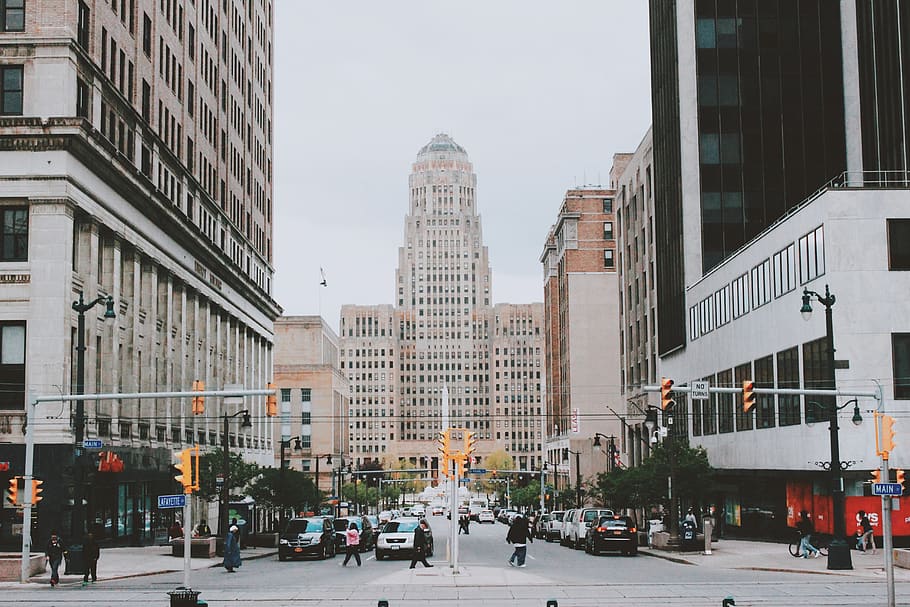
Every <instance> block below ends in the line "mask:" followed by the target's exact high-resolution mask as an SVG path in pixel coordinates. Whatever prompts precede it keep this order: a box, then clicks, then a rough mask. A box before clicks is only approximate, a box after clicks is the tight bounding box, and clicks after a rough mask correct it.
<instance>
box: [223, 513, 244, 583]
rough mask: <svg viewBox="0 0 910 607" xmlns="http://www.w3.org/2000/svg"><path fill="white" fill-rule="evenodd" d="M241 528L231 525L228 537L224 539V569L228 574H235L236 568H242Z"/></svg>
mask: <svg viewBox="0 0 910 607" xmlns="http://www.w3.org/2000/svg"><path fill="white" fill-rule="evenodd" d="M239 536H240V528H239V527H237V525H231V528H230V529H229V530H228V532H227V535H226V536H225V537H224V562H223V563H222V565H224V568H225V569H227V572H228V573H234V568H235V567H240V565H241V564H242V563H241V562H240V540H239Z"/></svg>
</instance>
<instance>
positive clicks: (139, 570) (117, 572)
mask: <svg viewBox="0 0 910 607" xmlns="http://www.w3.org/2000/svg"><path fill="white" fill-rule="evenodd" d="M275 554H278V549H277V548H245V549H243V550H241V551H240V557H241V559H242V560H244V561H248V560H254V559H261V558H268V557H270V556H274V555H275ZM221 561H222V559H221V557H220V556H219V557H214V558H210V559H203V558H193V559H190V567H191V568H192V569H206V568H208V567H220V566H221ZM174 571H183V557H177V556H171V547H170V546H143V547H140V548H105V549H103V550H102V551H101V558H100V559H99V560H98V579H99V580H116V579H122V578H129V577H140V576H145V575H155V574H158V573H170V572H174ZM60 572H61V574H60V583H61V584H62V585H67V584H80V583H82V575H81V574H80V575H63V565H61V566H60ZM50 581H51V569H50V567H47V568H46V570H45V572H44V573H42V574H39V575H36V576H32V577H31V578H29V583H31V584H45V585H46V584H50ZM10 585H13V586H19V585H20V584H19V582H0V588H3V587H6V586H10Z"/></svg>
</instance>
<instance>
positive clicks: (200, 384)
mask: <svg viewBox="0 0 910 607" xmlns="http://www.w3.org/2000/svg"><path fill="white" fill-rule="evenodd" d="M203 390H205V382H204V381H202V380H199V379H197V380H194V381H193V392H202V391H203ZM203 413H205V397H204V396H194V397H193V415H202V414H203Z"/></svg>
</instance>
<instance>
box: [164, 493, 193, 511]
mask: <svg viewBox="0 0 910 607" xmlns="http://www.w3.org/2000/svg"><path fill="white" fill-rule="evenodd" d="M184 506H186V495H159V496H158V509H159V510H160V509H162V508H183V507H184Z"/></svg>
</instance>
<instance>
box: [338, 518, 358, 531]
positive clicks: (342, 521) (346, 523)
mask: <svg viewBox="0 0 910 607" xmlns="http://www.w3.org/2000/svg"><path fill="white" fill-rule="evenodd" d="M351 523H354V524H355V525H357V528H358V529H360V521H358V520H356V519H347V518H337V519H335V531H344V530H345V529H347V528H348V527H350V526H351Z"/></svg>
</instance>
